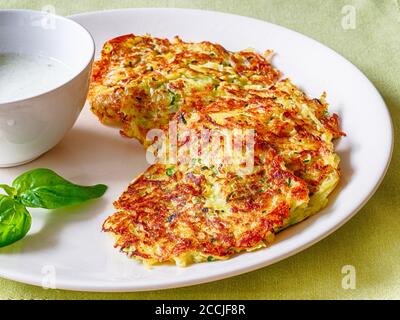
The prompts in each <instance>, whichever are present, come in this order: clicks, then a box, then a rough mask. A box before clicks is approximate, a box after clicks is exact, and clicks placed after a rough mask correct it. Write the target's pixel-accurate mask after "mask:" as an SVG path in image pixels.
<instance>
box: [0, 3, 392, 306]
mask: <svg viewBox="0 0 400 320" xmlns="http://www.w3.org/2000/svg"><path fill="white" fill-rule="evenodd" d="M45 5H53V6H54V7H55V9H56V12H57V13H58V14H60V15H69V14H74V13H79V12H85V11H94V10H104V9H112V8H132V7H181V8H199V9H208V10H216V11H224V12H231V13H236V14H240V15H245V16H251V17H255V18H258V19H261V20H265V21H269V22H272V23H276V24H279V25H283V26H285V27H288V28H290V29H293V30H296V31H298V32H301V33H303V34H305V35H308V36H310V37H312V38H314V39H316V40H318V41H320V42H322V43H324V44H325V45H327V46H329V47H331V48H333V49H334V50H336V51H337V52H339V53H340V54H342V55H343V56H345V57H346V58H348V59H349V60H350V61H351V62H353V63H354V64H355V65H356V66H357V67H358V68H360V69H361V70H362V71H363V72H364V73H365V74H366V75H367V77H368V78H369V79H370V80H371V81H372V82H373V83H374V84H375V86H376V87H377V88H378V90H379V91H380V93H381V94H382V96H383V97H384V99H385V101H386V103H387V105H388V107H389V109H390V112H391V115H392V119H393V123H394V127H395V139H396V138H397V136H398V135H399V134H400V132H399V129H398V127H399V126H400V1H397V0H385V1H382V0H375V1H374V0H247V1H244V0H225V1H223V0H193V1H189V0H174V1H173V0H171V1H167V0H118V1H116V0H114V1H112V0H82V1H69V0H0V9H6V8H29V9H37V10H40V9H41V8H42V7H43V6H45ZM348 6H351V7H348ZM349 8H350V9H349ZM354 9H355V13H356V16H355V17H356V20H355V25H352V24H351V21H350V22H349V21H348V20H346V18H345V16H346V14H348V13H349V12H350V11H351V10H354ZM348 10H350V11H348ZM349 27H350V28H349ZM353 27H355V28H353ZM344 76H345V75H344ZM371 130H373V128H371ZM371 156H373V155H371ZM365 161H368V159H365ZM399 169H400V150H399V147H398V145H397V144H396V145H395V149H394V154H393V159H392V163H391V166H390V168H389V171H388V173H387V176H386V178H385V180H384V181H383V183H382V185H381V187H380V188H379V190H378V191H377V192H376V194H375V195H374V196H373V198H372V199H371V200H370V201H369V202H368V204H367V205H366V206H365V207H364V208H363V209H362V210H361V211H360V212H359V213H358V214H357V215H356V216H355V217H354V218H353V219H352V220H351V221H350V222H348V223H347V224H346V225H345V226H343V227H342V228H340V229H339V230H338V231H336V232H335V233H334V234H332V235H331V236H329V237H328V238H326V239H325V240H323V241H321V242H319V243H318V244H316V245H314V246H312V247H311V248H309V249H307V250H305V251H303V252H301V253H299V254H297V255H295V256H293V257H291V258H288V259H286V260H284V261H281V262H279V263H276V264H274V265H272V266H269V267H266V268H263V269H261V270H258V271H254V272H251V273H247V274H244V275H241V276H237V277H234V278H230V279H226V280H222V281H217V282H213V283H209V284H204V285H197V286H191V287H186V288H180V289H172V290H163V291H152V292H139V293H85V292H68V291H62V290H44V289H42V288H39V287H33V286H29V285H25V284H20V283H16V282H13V281H9V280H6V279H0V298H1V299H398V298H400V277H399V276H398V275H399V274H400V254H399V253H400V251H399V247H398V241H399V240H400V183H399V181H400V172H399ZM346 265H351V266H354V268H355V271H356V288H355V289H345V288H343V286H342V282H343V281H344V280H343V278H344V277H345V275H344V274H343V273H342V271H345V270H344V269H343V267H344V266H346Z"/></svg>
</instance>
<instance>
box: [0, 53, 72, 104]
mask: <svg viewBox="0 0 400 320" xmlns="http://www.w3.org/2000/svg"><path fill="white" fill-rule="evenodd" d="M71 76H72V70H71V69H70V68H69V67H68V66H67V65H66V64H64V63H62V62H60V61H58V60H56V59H53V58H48V57H44V56H40V55H28V54H16V53H0V103H5V102H12V101H16V100H21V99H25V98H30V97H32V96H35V95H38V94H41V93H44V92H46V91H49V90H52V89H55V88H56V87H58V86H59V85H61V84H63V83H65V82H66V81H67V80H68V79H69V78H70V77H71Z"/></svg>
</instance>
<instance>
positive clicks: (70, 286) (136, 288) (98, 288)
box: [0, 7, 394, 292]
mask: <svg viewBox="0 0 400 320" xmlns="http://www.w3.org/2000/svg"><path fill="white" fill-rule="evenodd" d="M138 11H148V12H151V11H164V12H171V11H174V12H176V11H180V12H191V13H198V12H202V13H203V14H216V15H224V16H227V17H231V18H235V19H246V20H249V21H250V22H251V21H252V22H257V23H264V24H267V25H270V26H272V27H273V28H280V29H282V30H283V31H285V32H289V33H292V34H293V33H294V34H295V35H296V36H299V37H301V38H305V39H306V40H307V41H311V42H312V43H313V44H314V45H317V46H320V47H321V46H322V47H324V48H325V49H327V50H328V51H330V53H331V54H333V55H334V56H335V57H337V58H340V59H341V60H342V61H343V62H345V63H346V64H348V65H349V66H350V67H352V68H353V69H354V70H355V71H357V72H358V73H359V74H360V75H361V76H362V77H363V78H364V80H366V82H367V83H368V84H369V85H370V87H371V89H372V90H374V92H375V94H376V95H377V97H378V98H379V99H380V101H381V102H382V106H384V107H385V108H383V109H384V110H385V111H386V115H385V116H386V117H387V120H388V124H389V128H388V133H389V137H387V138H388V139H390V141H389V142H390V148H389V150H388V152H387V154H386V157H385V162H386V164H385V167H384V169H383V170H382V171H381V173H380V177H379V179H378V180H377V181H376V182H375V186H374V188H372V189H371V190H370V192H369V193H368V195H367V196H366V197H365V198H364V199H363V201H361V202H360V203H359V204H358V205H357V206H356V207H355V209H353V210H352V211H351V213H349V214H348V215H346V217H345V218H343V219H341V221H340V222H338V223H336V224H335V225H333V226H330V228H329V229H328V230H326V231H325V232H321V234H319V235H318V236H317V237H313V238H312V239H310V240H308V241H306V242H304V243H303V244H302V245H301V246H298V247H297V248H296V249H294V250H288V252H286V253H284V254H281V255H278V256H277V257H274V258H272V259H270V260H268V261H261V262H258V263H253V264H252V265H249V266H242V267H240V268H237V269H235V270H233V271H230V270H228V271H225V272H220V273H219V274H216V275H211V276H209V275H208V276H201V275H200V276H196V277H193V278H191V279H189V280H188V279H183V280H179V279H177V280H174V281H171V280H169V279H167V280H165V279H163V280H162V281H159V282H158V283H157V284H151V285H143V284H141V285H135V284H134V283H132V281H127V282H126V284H123V285H122V284H121V283H118V284H117V285H115V284H113V283H102V284H96V285H94V284H93V283H91V284H88V283H83V284H82V282H81V281H76V282H75V281H71V280H62V279H58V280H57V289H62V290H70V291H77V290H78V291H85V292H144V291H154V290H164V289H173V288H181V287H187V286H192V285H199V284H204V283H208V282H213V281H217V280H222V279H226V278H230V277H234V276H238V275H241V274H244V273H248V272H251V271H255V270H257V269H260V268H263V267H266V266H269V265H272V264H275V263H277V262H279V261H282V260H284V259H287V258H288V257H290V256H294V255H296V254H297V253H299V252H301V251H303V250H305V249H307V248H309V247H311V246H313V245H314V244H316V243H317V242H319V241H321V240H322V239H324V238H326V237H328V236H329V235H331V234H332V233H333V232H335V231H336V230H338V229H339V228H341V227H342V226H343V225H344V224H345V223H347V222H348V221H349V220H350V219H351V218H353V217H354V216H355V215H356V214H357V213H358V212H359V211H360V210H361V209H362V208H363V207H364V206H365V205H366V203H367V202H368V201H369V200H370V199H371V197H372V196H373V195H374V194H375V192H376V191H377V190H378V188H379V187H380V185H381V183H382V181H383V180H384V178H385V176H386V173H387V171H388V169H389V166H390V162H391V159H392V156H393V150H394V126H393V119H392V117H391V114H390V110H389V108H388V107H387V105H386V102H385V100H384V99H383V97H382V95H381V93H380V92H379V90H378V89H377V88H376V87H375V85H374V84H373V82H372V81H371V80H369V78H368V77H367V76H366V75H365V74H364V72H362V71H361V70H360V69H359V68H358V67H357V66H356V65H354V64H353V63H352V62H351V61H349V60H348V59H347V58H345V57H344V56H342V55H341V54H340V53H338V52H337V51H335V50H333V49H332V48H330V47H329V46H327V45H325V44H323V43H321V42H319V41H317V40H315V39H313V38H311V37H309V36H306V35H304V34H302V33H300V32H297V31H295V30H292V29H289V28H286V27H284V26H281V25H279V24H275V23H271V22H268V21H265V20H261V19H257V18H253V17H249V16H242V15H238V14H233V13H227V12H220V11H213V10H204V9H186V8H166V7H155V8H122V9H111V10H96V11H88V12H81V13H78V14H74V15H70V16H67V18H69V19H72V20H74V21H76V20H75V19H79V18H82V17H85V16H93V15H99V14H105V13H111V14H112V13H116V14H118V13H127V12H138ZM78 23H79V22H78ZM84 28H85V27H84ZM89 33H90V31H89ZM0 276H1V277H3V278H6V279H9V280H13V281H17V282H21V283H26V284H30V285H35V286H42V283H41V281H40V279H37V278H34V277H32V276H29V275H25V274H23V273H20V272H4V271H3V270H1V268H0Z"/></svg>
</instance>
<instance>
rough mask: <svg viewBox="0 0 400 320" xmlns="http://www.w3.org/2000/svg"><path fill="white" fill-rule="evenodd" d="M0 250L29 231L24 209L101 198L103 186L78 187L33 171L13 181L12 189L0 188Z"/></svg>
mask: <svg viewBox="0 0 400 320" xmlns="http://www.w3.org/2000/svg"><path fill="white" fill-rule="evenodd" d="M0 188H1V189H3V190H4V191H5V193H6V195H3V194H0V247H5V246H8V245H10V244H12V243H14V242H16V241H18V240H20V239H22V238H23V237H24V236H25V235H26V234H27V233H28V231H29V229H30V227H31V216H30V214H29V212H28V210H27V209H26V207H29V208H44V209H58V208H63V207H67V206H71V205H76V204H79V203H82V202H85V201H87V200H91V199H96V198H99V197H101V196H102V195H103V194H104V193H105V192H106V190H107V186H105V185H103V184H98V185H95V186H80V185H77V184H74V183H72V182H70V181H67V180H65V179H64V178H62V177H61V176H59V175H58V174H57V173H55V172H54V171H52V170H49V169H35V170H31V171H28V172H26V173H24V174H22V175H20V176H19V177H17V178H16V179H15V180H14V182H13V183H12V186H8V185H5V184H0Z"/></svg>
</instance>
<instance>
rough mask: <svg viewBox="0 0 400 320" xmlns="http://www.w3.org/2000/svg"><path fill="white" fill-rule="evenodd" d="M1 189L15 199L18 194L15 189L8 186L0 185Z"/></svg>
mask: <svg viewBox="0 0 400 320" xmlns="http://www.w3.org/2000/svg"><path fill="white" fill-rule="evenodd" d="M0 188H1V189H3V190H4V191H5V192H6V193H7V194H8V195H9V196H10V197H14V196H15V195H16V193H17V191H16V190H15V188H13V187H10V186H8V185H6V184H0Z"/></svg>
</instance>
